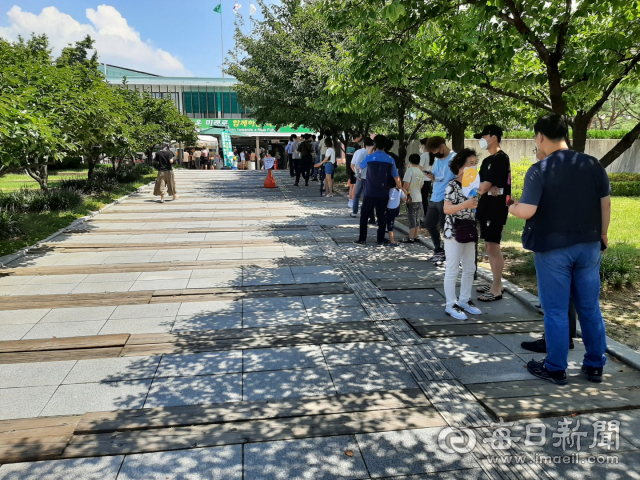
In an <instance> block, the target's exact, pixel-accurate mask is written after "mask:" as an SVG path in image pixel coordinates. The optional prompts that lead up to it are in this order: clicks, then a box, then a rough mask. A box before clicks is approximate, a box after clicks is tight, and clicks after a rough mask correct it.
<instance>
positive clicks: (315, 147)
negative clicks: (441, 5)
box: [309, 135, 320, 182]
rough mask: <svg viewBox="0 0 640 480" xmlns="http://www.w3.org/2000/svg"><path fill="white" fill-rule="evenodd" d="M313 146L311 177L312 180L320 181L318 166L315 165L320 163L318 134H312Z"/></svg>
mask: <svg viewBox="0 0 640 480" xmlns="http://www.w3.org/2000/svg"><path fill="white" fill-rule="evenodd" d="M311 148H312V152H311V157H312V158H313V160H312V162H311V169H310V170H309V177H310V178H311V181H312V182H317V181H318V168H317V167H316V166H315V164H316V163H318V160H319V158H318V157H319V155H318V154H319V150H320V149H319V147H318V141H317V140H316V136H315V135H311Z"/></svg>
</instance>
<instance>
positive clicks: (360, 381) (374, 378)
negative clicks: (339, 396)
mask: <svg viewBox="0 0 640 480" xmlns="http://www.w3.org/2000/svg"><path fill="white" fill-rule="evenodd" d="M329 370H330V371H331V378H333V383H334V384H335V386H336V389H337V391H338V393H359V392H373V391H379V390H402V389H407V388H418V384H417V383H416V381H415V380H414V378H413V375H411V372H410V371H409V369H407V367H406V366H404V365H400V364H398V365H390V364H377V365H360V366H358V367H356V368H354V367H353V366H351V365H345V366H329Z"/></svg>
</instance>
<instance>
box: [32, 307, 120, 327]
mask: <svg viewBox="0 0 640 480" xmlns="http://www.w3.org/2000/svg"><path fill="white" fill-rule="evenodd" d="M115 309H116V307H115V306H107V307H74V308H54V309H52V310H51V311H49V313H47V314H46V315H45V316H44V317H43V318H42V320H40V322H41V323H57V322H85V321H87V320H107V319H108V318H109V317H110V316H111V314H112V313H113V311H114V310H115Z"/></svg>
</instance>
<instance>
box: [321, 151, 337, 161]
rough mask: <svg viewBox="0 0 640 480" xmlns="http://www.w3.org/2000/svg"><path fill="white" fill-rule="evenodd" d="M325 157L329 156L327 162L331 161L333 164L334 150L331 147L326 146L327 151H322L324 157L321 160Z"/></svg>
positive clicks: (334, 158)
mask: <svg viewBox="0 0 640 480" xmlns="http://www.w3.org/2000/svg"><path fill="white" fill-rule="evenodd" d="M327 157H329V162H327V163H332V164H333V165H335V164H336V151H335V150H334V149H333V148H327V151H326V152H324V158H323V159H322V160H324V159H325V158H327Z"/></svg>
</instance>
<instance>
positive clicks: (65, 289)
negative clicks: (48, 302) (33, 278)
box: [2, 283, 78, 296]
mask: <svg viewBox="0 0 640 480" xmlns="http://www.w3.org/2000/svg"><path fill="white" fill-rule="evenodd" d="M77 286H78V284H77V283H57V284H53V285H28V284H27V285H21V286H18V285H16V286H13V287H2V289H7V290H6V291H7V292H8V291H9V290H11V293H4V295H12V296H15V295H66V294H68V293H71V292H72V291H73V289H74V288H76V287H77Z"/></svg>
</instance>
